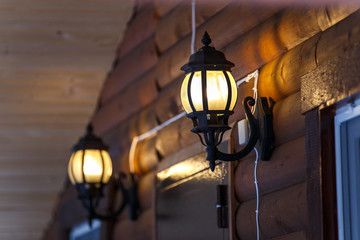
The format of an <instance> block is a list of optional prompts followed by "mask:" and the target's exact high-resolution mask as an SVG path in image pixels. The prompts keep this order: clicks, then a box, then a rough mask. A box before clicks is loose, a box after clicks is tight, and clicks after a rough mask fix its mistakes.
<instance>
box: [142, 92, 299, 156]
mask: <svg viewBox="0 0 360 240" xmlns="http://www.w3.org/2000/svg"><path fill="white" fill-rule="evenodd" d="M241 111H242V112H243V109H242V110H241ZM273 124H274V125H273V126H274V131H275V145H276V146H278V145H280V144H282V143H284V142H287V141H289V140H292V139H295V138H298V137H300V136H303V135H304V133H305V120H304V117H303V116H302V115H301V112H300V94H299V93H296V94H294V95H291V96H290V97H288V98H286V99H284V100H283V101H280V102H278V103H276V104H275V107H274V123H273ZM192 128H193V125H192V121H191V120H190V119H189V118H187V117H182V118H181V119H179V120H177V121H176V122H174V123H172V124H170V125H169V126H167V127H165V128H163V129H162V130H160V131H159V132H158V134H157V136H156V150H157V151H158V152H159V154H160V155H161V157H167V156H169V155H171V154H173V153H174V152H176V151H178V150H179V149H181V148H184V147H187V146H189V145H191V144H193V143H194V142H197V141H199V138H198V137H197V136H196V135H195V134H194V133H193V132H191V131H190V130H191V129H192ZM233 133H234V134H233V137H234V141H235V143H237V142H238V137H237V136H238V134H237V130H236V129H234V130H233ZM145 141H146V140H145ZM235 146H236V147H235V149H236V150H237V151H239V150H240V146H238V144H235ZM142 155H143V158H142V160H141V161H145V162H148V161H149V162H152V161H151V158H152V157H151V155H152V154H150V155H149V159H147V155H146V153H143V154H142Z"/></svg>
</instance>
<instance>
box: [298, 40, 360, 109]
mask: <svg viewBox="0 0 360 240" xmlns="http://www.w3.org/2000/svg"><path fill="white" fill-rule="evenodd" d="M359 54H360V47H356V48H355V49H353V51H351V52H346V53H345V54H343V55H342V56H340V57H338V58H336V59H333V60H330V61H328V62H327V63H325V64H323V65H321V66H319V67H318V68H316V69H315V70H313V71H311V72H309V73H308V74H306V75H304V76H303V77H302V82H301V99H302V103H301V108H302V112H306V111H309V110H311V109H313V108H316V107H318V106H320V105H321V104H325V105H331V104H333V103H335V102H337V101H339V100H342V99H344V98H346V97H348V96H351V95H352V94H354V93H357V92H358V91H359V90H360V84H359V82H358V81H354V79H359V78H360V73H359V71H358V69H359V68H360V65H359V60H360V58H359Z"/></svg>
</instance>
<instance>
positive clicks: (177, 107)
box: [154, 76, 184, 122]
mask: <svg viewBox="0 0 360 240" xmlns="http://www.w3.org/2000/svg"><path fill="white" fill-rule="evenodd" d="M183 79H184V78H183V76H181V77H179V78H178V79H176V80H175V81H174V82H172V83H171V84H169V85H167V86H166V87H165V88H163V89H161V91H160V95H159V97H158V99H157V100H156V102H155V103H154V104H155V112H156V117H157V119H159V121H160V122H165V121H166V120H168V119H170V118H172V117H174V116H175V115H177V114H179V113H181V112H182V111H183V107H182V105H181V100H180V89H181V85H182V82H183Z"/></svg>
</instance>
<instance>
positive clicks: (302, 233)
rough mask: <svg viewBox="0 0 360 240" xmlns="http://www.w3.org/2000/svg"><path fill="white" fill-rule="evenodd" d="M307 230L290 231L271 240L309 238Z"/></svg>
mask: <svg viewBox="0 0 360 240" xmlns="http://www.w3.org/2000/svg"><path fill="white" fill-rule="evenodd" d="M307 239H308V238H307V236H306V231H299V232H294V233H289V234H286V235H283V236H280V237H275V238H272V239H271V240H307Z"/></svg>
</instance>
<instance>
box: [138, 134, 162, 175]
mask: <svg viewBox="0 0 360 240" xmlns="http://www.w3.org/2000/svg"><path fill="white" fill-rule="evenodd" d="M157 151H158V150H157V149H156V138H154V137H152V138H148V139H147V140H146V141H145V140H144V141H140V142H138V144H137V145H136V150H135V159H134V161H135V172H136V173H138V174H140V175H142V174H145V173H148V172H150V171H152V170H155V168H156V166H157V164H158V162H159V161H160V159H159V154H158V152H157Z"/></svg>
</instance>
